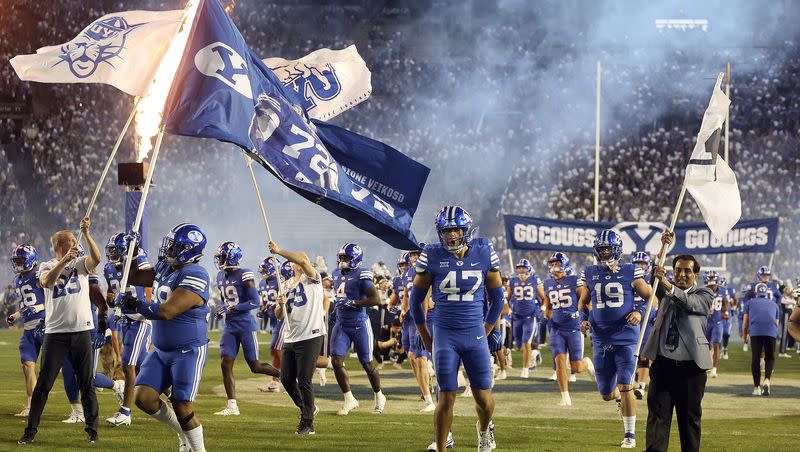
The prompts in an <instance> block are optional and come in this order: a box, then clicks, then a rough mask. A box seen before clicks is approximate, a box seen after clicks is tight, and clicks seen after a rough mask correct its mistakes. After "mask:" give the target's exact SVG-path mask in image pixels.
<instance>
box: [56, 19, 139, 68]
mask: <svg viewBox="0 0 800 452" xmlns="http://www.w3.org/2000/svg"><path fill="white" fill-rule="evenodd" d="M141 25H144V24H143V23H142V24H135V25H130V24H128V21H126V20H125V19H124V18H122V17H119V16H114V17H109V18H106V19H99V20H97V21H95V22H92V24H91V25H89V26H88V27H86V28H85V29H84V30H83V32H82V33H81V35H80V36H78V38H77V39H75V40H73V41H72V42H70V43H68V44H65V45H63V46H61V55H60V58H61V61H59V62H57V63H56V64H54V65H53V66H51V67H55V66H58V65H59V64H61V63H63V62H66V63H67V64H68V65H69V70H70V71H71V72H72V74H73V75H75V77H78V78H87V77H89V76H91V75H92V74H94V71H95V70H97V67H98V66H99V65H100V64H101V63H108V64H109V65H111V67H114V64H113V63H112V62H111V59H113V58H115V57H120V58H121V54H122V51H123V50H124V49H125V39H126V37H127V35H128V33H130V32H131V31H133V30H134V29H136V27H139V26H141Z"/></svg>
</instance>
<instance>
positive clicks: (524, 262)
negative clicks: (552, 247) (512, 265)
mask: <svg viewBox="0 0 800 452" xmlns="http://www.w3.org/2000/svg"><path fill="white" fill-rule="evenodd" d="M516 268H518V269H519V268H524V269H525V274H527V275H530V274H531V273H533V265H531V261H529V260H528V259H520V260H519V262H517V266H516Z"/></svg>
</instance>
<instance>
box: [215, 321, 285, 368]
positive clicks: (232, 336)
mask: <svg viewBox="0 0 800 452" xmlns="http://www.w3.org/2000/svg"><path fill="white" fill-rule="evenodd" d="M257 334H258V332H257V330H252V331H250V330H247V331H243V330H239V329H238V328H231V327H229V326H227V325H225V327H224V328H222V334H221V335H220V336H219V356H229V357H231V358H234V359H236V356H237V355H238V354H239V346H240V345H241V346H242V353H243V354H244V360H245V361H247V362H248V363H249V362H252V361H258V337H257V336H256V335H257ZM275 336H276V337H277V336H280V334H277V335H275ZM270 345H272V344H270Z"/></svg>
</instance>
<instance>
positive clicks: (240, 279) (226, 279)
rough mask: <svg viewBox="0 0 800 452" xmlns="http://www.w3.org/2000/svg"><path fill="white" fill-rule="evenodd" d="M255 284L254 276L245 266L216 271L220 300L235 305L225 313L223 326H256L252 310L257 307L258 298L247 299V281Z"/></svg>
mask: <svg viewBox="0 0 800 452" xmlns="http://www.w3.org/2000/svg"><path fill="white" fill-rule="evenodd" d="M248 282H252V283H253V284H255V282H256V276H255V274H254V273H253V271H252V270H250V269H247V268H236V269H233V270H220V271H219V272H218V273H217V290H219V292H220V300H221V301H220V302H221V303H226V304H228V305H233V306H235V309H228V312H227V313H226V314H225V326H226V327H235V328H246V329H254V328H256V319H255V317H253V313H252V310H253V309H256V308H258V303H259V300H248V298H247V287H246V286H247V283H248Z"/></svg>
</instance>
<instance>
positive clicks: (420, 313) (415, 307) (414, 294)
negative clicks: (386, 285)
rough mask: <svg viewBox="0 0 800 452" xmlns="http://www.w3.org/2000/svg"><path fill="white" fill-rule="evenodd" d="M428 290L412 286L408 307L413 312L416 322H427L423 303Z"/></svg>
mask: <svg viewBox="0 0 800 452" xmlns="http://www.w3.org/2000/svg"><path fill="white" fill-rule="evenodd" d="M425 295H427V291H426V290H420V289H417V288H416V287H414V286H413V285H412V286H411V293H410V294H409V298H408V309H409V312H410V313H411V319H412V321H413V322H414V323H416V324H422V323H425V311H424V309H423V308H422V303H423V302H424V301H425Z"/></svg>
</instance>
